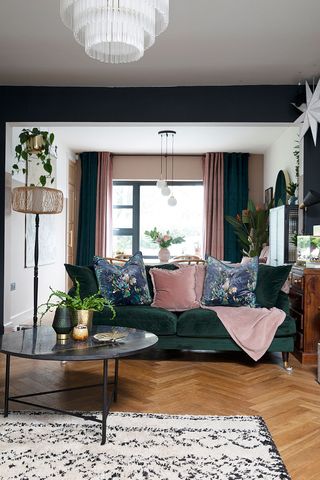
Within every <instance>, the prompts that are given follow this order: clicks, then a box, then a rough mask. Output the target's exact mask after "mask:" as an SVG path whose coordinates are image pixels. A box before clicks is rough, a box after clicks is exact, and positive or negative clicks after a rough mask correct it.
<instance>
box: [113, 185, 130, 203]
mask: <svg viewBox="0 0 320 480" xmlns="http://www.w3.org/2000/svg"><path fill="white" fill-rule="evenodd" d="M132 191H133V187H132V185H113V188H112V195H113V200H112V201H113V205H132V198H133V197H132Z"/></svg>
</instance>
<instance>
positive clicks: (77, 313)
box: [73, 310, 93, 333]
mask: <svg viewBox="0 0 320 480" xmlns="http://www.w3.org/2000/svg"><path fill="white" fill-rule="evenodd" d="M92 317H93V310H73V325H74V326H75V325H78V323H82V325H86V326H87V327H88V330H89V333H90V332H91V330H92Z"/></svg>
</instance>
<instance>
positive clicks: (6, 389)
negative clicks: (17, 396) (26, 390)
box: [3, 354, 11, 417]
mask: <svg viewBox="0 0 320 480" xmlns="http://www.w3.org/2000/svg"><path fill="white" fill-rule="evenodd" d="M10 359H11V357H10V355H8V354H7V355H6V383H5V387H4V410H3V416H4V417H7V416H8V413H9V388H10Z"/></svg>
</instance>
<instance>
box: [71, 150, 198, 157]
mask: <svg viewBox="0 0 320 480" xmlns="http://www.w3.org/2000/svg"><path fill="white" fill-rule="evenodd" d="M88 151H89V150H88ZM81 153H83V152H74V154H75V155H80V154H81ZM98 153H99V152H98ZM110 153H111V155H113V156H114V157H115V156H117V157H160V156H161V154H160V153H132V154H130V153H114V152H110ZM203 155H205V153H186V154H183V153H178V154H176V153H175V154H174V157H202V156H203ZM170 156H171V155H170Z"/></svg>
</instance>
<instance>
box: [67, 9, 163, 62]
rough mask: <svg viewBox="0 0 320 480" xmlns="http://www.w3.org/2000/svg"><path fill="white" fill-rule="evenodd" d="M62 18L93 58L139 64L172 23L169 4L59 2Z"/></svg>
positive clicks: (102, 60)
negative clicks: (147, 50) (145, 52)
mask: <svg viewBox="0 0 320 480" xmlns="http://www.w3.org/2000/svg"><path fill="white" fill-rule="evenodd" d="M60 16H61V19H62V21H63V23H64V24H65V25H66V27H68V28H69V29H70V30H72V32H73V35H74V37H75V39H76V40H77V42H79V43H80V44H81V45H82V46H84V48H85V52H86V53H87V55H89V56H90V57H91V58H94V59H96V60H99V61H101V62H106V63H127V62H133V61H136V60H139V59H140V58H141V57H142V56H143V55H144V51H145V50H146V49H148V48H150V47H151V46H152V45H153V44H154V42H155V37H156V36H157V35H160V34H161V33H162V32H163V31H164V30H165V29H166V28H167V26H168V23H169V0H60Z"/></svg>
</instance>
